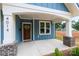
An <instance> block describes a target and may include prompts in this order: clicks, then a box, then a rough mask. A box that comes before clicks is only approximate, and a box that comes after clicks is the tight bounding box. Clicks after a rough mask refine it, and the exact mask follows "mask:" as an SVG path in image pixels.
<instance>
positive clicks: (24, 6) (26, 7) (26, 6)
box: [6, 3, 71, 16]
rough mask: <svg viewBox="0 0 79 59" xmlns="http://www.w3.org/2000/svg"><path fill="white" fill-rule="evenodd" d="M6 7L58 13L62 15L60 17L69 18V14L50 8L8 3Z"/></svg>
mask: <svg viewBox="0 0 79 59" xmlns="http://www.w3.org/2000/svg"><path fill="white" fill-rule="evenodd" d="M6 5H10V6H15V7H20V8H25V9H32V10H39V11H45V12H51V13H58V14H62V15H67V16H71V13H70V12H65V11H60V10H56V9H50V8H45V7H40V6H36V5H31V4H22V3H20V4H18V3H17V4H14V3H13V4H12V3H11V4H10V3H6Z"/></svg>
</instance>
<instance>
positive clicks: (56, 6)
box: [29, 3, 69, 12]
mask: <svg viewBox="0 0 79 59" xmlns="http://www.w3.org/2000/svg"><path fill="white" fill-rule="evenodd" d="M29 4H32V5H36V6H41V7H46V8H51V9H56V10H61V11H66V12H69V10H68V9H67V8H66V6H65V5H64V3H29Z"/></svg>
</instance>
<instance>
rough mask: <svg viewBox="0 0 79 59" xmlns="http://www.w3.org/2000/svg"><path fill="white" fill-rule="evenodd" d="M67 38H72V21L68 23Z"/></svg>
mask: <svg viewBox="0 0 79 59" xmlns="http://www.w3.org/2000/svg"><path fill="white" fill-rule="evenodd" d="M66 36H68V37H72V22H71V20H68V21H66Z"/></svg>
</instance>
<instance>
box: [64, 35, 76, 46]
mask: <svg viewBox="0 0 79 59" xmlns="http://www.w3.org/2000/svg"><path fill="white" fill-rule="evenodd" d="M63 44H64V45H66V46H69V47H72V46H75V40H74V39H73V38H72V37H68V36H64V37H63Z"/></svg>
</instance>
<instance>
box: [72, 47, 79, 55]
mask: <svg viewBox="0 0 79 59" xmlns="http://www.w3.org/2000/svg"><path fill="white" fill-rule="evenodd" d="M71 55H72V56H79V48H78V47H77V48H73V49H72V50H71Z"/></svg>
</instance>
